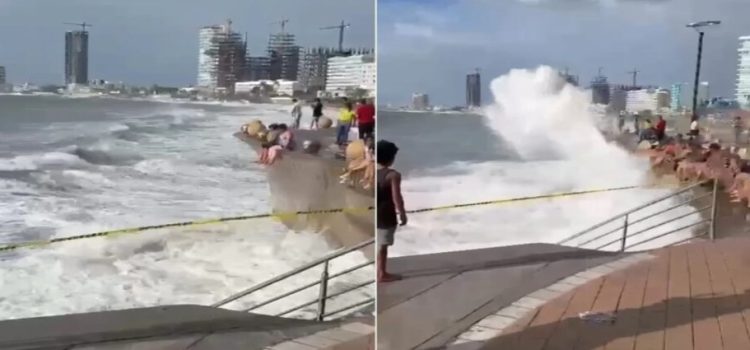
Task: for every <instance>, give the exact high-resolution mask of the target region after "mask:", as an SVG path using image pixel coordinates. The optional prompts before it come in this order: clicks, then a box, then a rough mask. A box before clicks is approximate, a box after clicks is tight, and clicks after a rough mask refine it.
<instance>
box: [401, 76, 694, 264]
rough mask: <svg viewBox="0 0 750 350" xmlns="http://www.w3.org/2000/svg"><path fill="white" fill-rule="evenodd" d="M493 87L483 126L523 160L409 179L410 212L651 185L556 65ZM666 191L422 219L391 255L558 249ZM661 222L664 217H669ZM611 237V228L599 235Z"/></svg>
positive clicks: (644, 166)
mask: <svg viewBox="0 0 750 350" xmlns="http://www.w3.org/2000/svg"><path fill="white" fill-rule="evenodd" d="M491 90H492V93H493V95H494V97H495V103H494V104H493V105H491V106H489V107H487V108H486V109H485V110H484V114H483V115H484V118H485V122H486V124H487V125H488V127H490V128H491V130H492V131H493V132H494V133H495V134H496V135H498V137H499V138H501V139H502V140H503V143H504V145H506V146H507V147H510V148H512V149H513V150H514V151H515V153H516V154H517V156H518V157H520V160H519V161H491V162H484V163H479V164H467V163H463V162H456V163H454V164H451V165H449V166H446V167H444V168H440V169H430V171H429V173H421V174H420V173H414V174H410V176H408V177H407V178H406V179H405V182H404V185H403V191H404V197H405V199H406V201H407V205H408V207H409V208H413V209H416V208H426V207H434V206H441V205H449V204H457V203H467V202H478V201H488V200H496V199H503V198H515V197H525V196H536V195H544V194H549V193H561V192H572V191H583V190H591V189H603V188H612V187H623V186H634V185H645V184H646V181H647V172H648V170H649V165H648V161H647V160H644V159H639V158H636V157H635V156H632V155H630V154H629V153H628V152H626V151H625V150H623V149H621V148H619V147H618V146H617V145H615V144H611V143H608V142H607V141H606V140H605V139H604V137H603V136H602V135H601V132H600V131H599V129H598V128H597V123H598V121H599V120H598V118H597V116H596V115H594V114H593V113H592V110H591V108H590V105H589V102H588V101H589V97H588V95H587V93H586V92H585V91H583V90H581V89H579V88H576V87H574V86H572V85H568V84H565V82H564V81H563V80H562V79H561V78H560V77H559V75H558V73H557V72H556V71H555V70H553V69H552V68H550V67H540V68H538V69H535V70H520V69H518V70H512V71H511V72H510V73H508V74H506V75H504V76H501V77H499V78H497V79H495V80H493V81H492V83H491ZM476 151H477V152H485V151H488V150H483V149H477V150H476ZM489 151H491V150H489ZM667 193H669V191H668V190H661V189H636V190H629V191H621V192H609V193H601V194H593V195H584V196H577V197H570V198H558V199H550V200H542V201H530V202H518V203H511V204H506V205H501V206H480V207H470V208H465V209H454V210H450V211H439V212H434V213H425V214H415V215H413V216H412V218H411V219H410V221H409V225H407V226H405V227H403V228H399V233H398V234H397V242H396V244H395V245H394V248H393V253H394V254H395V255H414V254H426V253H434V252H441V251H453V250H465V249H475V248H487V247H492V246H503V245H511V244H522V243H533V242H544V243H557V242H558V241H560V240H562V239H564V238H567V237H569V236H571V235H573V234H575V233H576V232H578V231H579V230H583V229H586V228H587V227H589V226H591V225H593V224H596V223H598V222H601V221H603V220H605V219H609V218H610V217H612V216H614V215H617V214H620V213H621V212H624V211H626V210H627V209H630V208H634V207H637V206H639V205H641V204H643V203H646V202H647V201H649V200H650V199H654V198H656V197H660V196H662V195H665V194H667ZM675 204H677V202H675V200H672V201H666V202H663V203H662V204H661V205H659V206H657V207H655V208H653V210H658V209H663V208H666V207H668V206H671V205H675ZM690 211H693V208H690V207H681V208H678V209H676V210H674V211H672V212H670V214H667V217H666V218H669V217H676V216H678V215H682V214H687V213H688V212H690ZM647 214H648V213H641V215H647ZM631 219H635V218H632V217H631ZM656 220H657V222H661V221H664V220H665V216H664V215H662V216H659V218H657V219H656ZM697 221H700V217H699V215H697V214H695V215H691V216H687V217H686V218H684V219H681V220H677V221H675V222H673V223H671V224H668V225H664V226H663V227H661V228H659V229H657V230H654V231H651V232H650V236H649V235H642V236H641V238H639V239H638V240H636V241H633V242H631V243H635V242H637V241H642V240H644V239H647V238H649V237H653V236H656V235H658V234H660V233H663V232H667V231H669V230H671V229H675V228H678V227H681V226H684V225H686V223H693V222H697ZM617 224H620V223H619V222H618V223H617ZM652 224H654V221H653V220H646V221H644V222H642V223H640V224H638V225H635V226H634V227H631V230H632V231H631V232H636V231H637V230H639V229H642V228H646V227H648V226H650V225H652ZM607 228H610V227H609V226H608V227H607ZM604 232H606V228H605V231H602V232H600V233H604ZM617 234H619V232H618V233H617ZM691 234H692V232H691V231H690V230H684V231H681V232H678V233H676V234H673V235H670V236H668V237H665V238H663V239H656V240H654V241H653V242H650V243H647V244H643V245H641V246H639V247H638V248H639V249H648V248H653V247H658V246H661V245H664V244H667V243H670V242H676V241H680V240H683V239H685V238H687V237H690V235H691ZM605 242H606V240H605ZM608 249H615V247H614V246H610V247H608Z"/></svg>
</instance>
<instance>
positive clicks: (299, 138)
mask: <svg viewBox="0 0 750 350" xmlns="http://www.w3.org/2000/svg"><path fill="white" fill-rule="evenodd" d="M235 136H236V137H237V138H238V139H240V140H242V141H243V142H245V143H247V144H248V145H250V146H251V147H252V148H253V149H254V150H256V152H258V151H259V150H260V142H259V141H258V140H256V139H254V138H251V137H249V136H247V135H246V134H244V133H239V132H238V133H236V134H235ZM295 139H296V142H297V144H298V145H301V144H302V142H304V140H315V141H318V142H320V143H321V145H322V148H321V151H320V152H319V154H317V155H311V154H307V153H303V152H302V151H300V150H295V151H285V152H284V154H283V156H282V159H281V160H278V161H277V162H276V163H274V164H273V165H271V166H266V171H267V175H268V184H269V186H270V190H271V202H272V206H273V210H274V211H277V212H290V211H311V210H326V209H337V208H368V207H374V205H375V196H374V192H373V191H372V190H369V191H368V190H364V189H361V188H360V187H350V186H347V185H344V184H341V183H339V176H340V175H341V174H342V173H343V171H344V168H345V167H346V164H345V161H344V160H343V159H340V158H338V157H337V156H336V153H337V152H336V149H335V147H336V146H335V130H333V129H327V130H297V131H296V132H295ZM374 214H375V213H374V211H373V210H368V211H357V212H353V213H333V214H323V215H300V216H297V217H294V218H284V219H283V220H282V221H283V222H284V224H285V225H286V226H287V227H289V228H290V229H292V230H315V231H318V232H321V233H322V234H324V235H325V236H326V238H327V239H328V240H329V241H330V242H331V243H332V244H334V245H337V246H351V245H354V244H356V243H359V242H362V241H364V240H367V239H370V238H372V237H374V235H375V232H374V227H375V216H374ZM372 250H373V248H372V247H368V248H367V250H366V253H367V255H368V256H369V257H370V258H372V253H373V251H372Z"/></svg>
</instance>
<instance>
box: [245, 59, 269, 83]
mask: <svg viewBox="0 0 750 350" xmlns="http://www.w3.org/2000/svg"><path fill="white" fill-rule="evenodd" d="M268 79H271V59H270V58H268V57H266V56H248V57H247V74H245V80H248V81H257V80H268Z"/></svg>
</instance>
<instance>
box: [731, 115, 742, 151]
mask: <svg viewBox="0 0 750 350" xmlns="http://www.w3.org/2000/svg"><path fill="white" fill-rule="evenodd" d="M732 127H734V144H735V145H739V144H740V137H742V118H740V116H736V117H734V123H733V124H732Z"/></svg>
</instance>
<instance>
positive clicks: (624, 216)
mask: <svg viewBox="0 0 750 350" xmlns="http://www.w3.org/2000/svg"><path fill="white" fill-rule="evenodd" d="M710 182H712V183H713V190H712V192H711V193H708V194H704V195H700V196H695V197H693V198H692V199H689V200H686V201H680V203H679V204H677V205H671V206H669V207H668V208H666V209H660V210H659V211H657V212H656V213H650V214H648V215H646V216H644V217H640V218H637V219H636V220H630V218H631V214H633V213H635V212H637V211H640V210H643V209H646V208H648V207H650V206H653V205H655V204H657V203H660V202H663V201H665V200H667V199H670V198H674V197H677V196H680V195H682V194H683V193H686V192H688V191H691V190H693V189H695V188H697V187H699V186H703V185H705V184H707V183H710ZM717 193H718V180H715V179H714V180H706V181H701V182H698V183H695V184H692V185H690V186H686V187H684V188H681V189H680V190H678V191H676V192H672V193H670V194H667V195H664V196H661V197H659V198H656V199H653V200H651V201H649V202H647V203H645V204H642V205H640V206H637V207H635V208H632V209H629V210H627V211H625V212H622V213H620V214H618V215H615V216H612V217H610V218H608V219H606V220H604V221H601V222H599V223H597V224H595V225H593V226H591V227H589V228H587V229H585V230H582V231H579V232H578V233H576V234H574V235H572V236H570V237H567V238H565V239H563V240H561V241H559V242H558V244H564V243H568V242H571V241H573V240H574V239H577V238H581V239H582V240H583V242H582V243H577V244H576V246H578V247H583V246H585V245H587V244H590V243H593V242H596V241H598V240H600V239H602V238H605V237H608V236H610V235H612V234H616V233H617V231H622V235H621V237H620V238H617V239H614V240H612V241H610V242H608V243H606V244H604V245H600V246H598V247H597V248H595V249H597V250H599V249H603V248H606V247H608V246H611V245H613V244H615V243H617V242H620V251H622V252H624V251H625V250H626V249H628V248H632V247H635V246H638V245H641V244H644V243H646V242H649V241H653V240H655V239H657V238H661V237H664V236H667V235H669V234H672V233H675V232H679V231H682V230H684V229H686V228H689V227H693V226H697V225H701V224H706V223H708V224H709V230H708V232H707V233H708V234H709V236H710V238H711V239H714V236H715V232H714V231H715V227H716V225H715V221H716V200H717ZM708 196H711V197H712V199H711V204H710V205H707V206H703V207H701V208H699V209H697V210H695V211H691V212H690V213H687V214H682V215H679V216H677V217H672V218H669V219H668V220H666V221H662V222H659V223H658V224H653V225H650V226H648V227H646V228H642V229H639V230H638V231H636V232H632V233H629V232H628V229H629V226H632V225H634V224H637V223H641V222H644V221H646V220H648V219H652V218H654V217H657V216H658V215H660V214H663V213H665V212H668V211H671V210H673V209H676V208H679V207H681V206H684V205H687V204H690V203H692V202H695V201H698V200H701V199H704V198H706V197H708ZM706 209H710V210H711V211H710V214H709V218H708V219H706V220H702V221H699V222H697V223H693V224H690V225H687V226H684V227H681V228H679V229H676V230H671V231H669V232H667V233H662V234H659V235H658V236H656V237H651V238H649V239H647V240H645V241H640V242H637V243H635V244H632V243H631V244H629V245H627V244H626V243H627V241H628V239H629V238H632V237H634V236H639V235H641V234H643V233H645V232H647V231H650V230H653V229H655V228H658V227H661V226H663V225H665V224H668V223H671V222H675V221H677V220H680V219H684V218H686V217H688V216H690V215H694V214H700V213H701V212H703V211H704V210H706ZM618 219H624V223H623V224H621V225H619V226H617V227H616V228H613V229H609V230H608V231H607V232H605V233H600V234H598V235H596V236H595V237H593V238H591V237H584V236H585V235H586V234H589V233H593V232H594V230H596V229H599V228H602V227H604V226H605V225H607V224H610V223H613V222H615V221H616V220H618Z"/></svg>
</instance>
